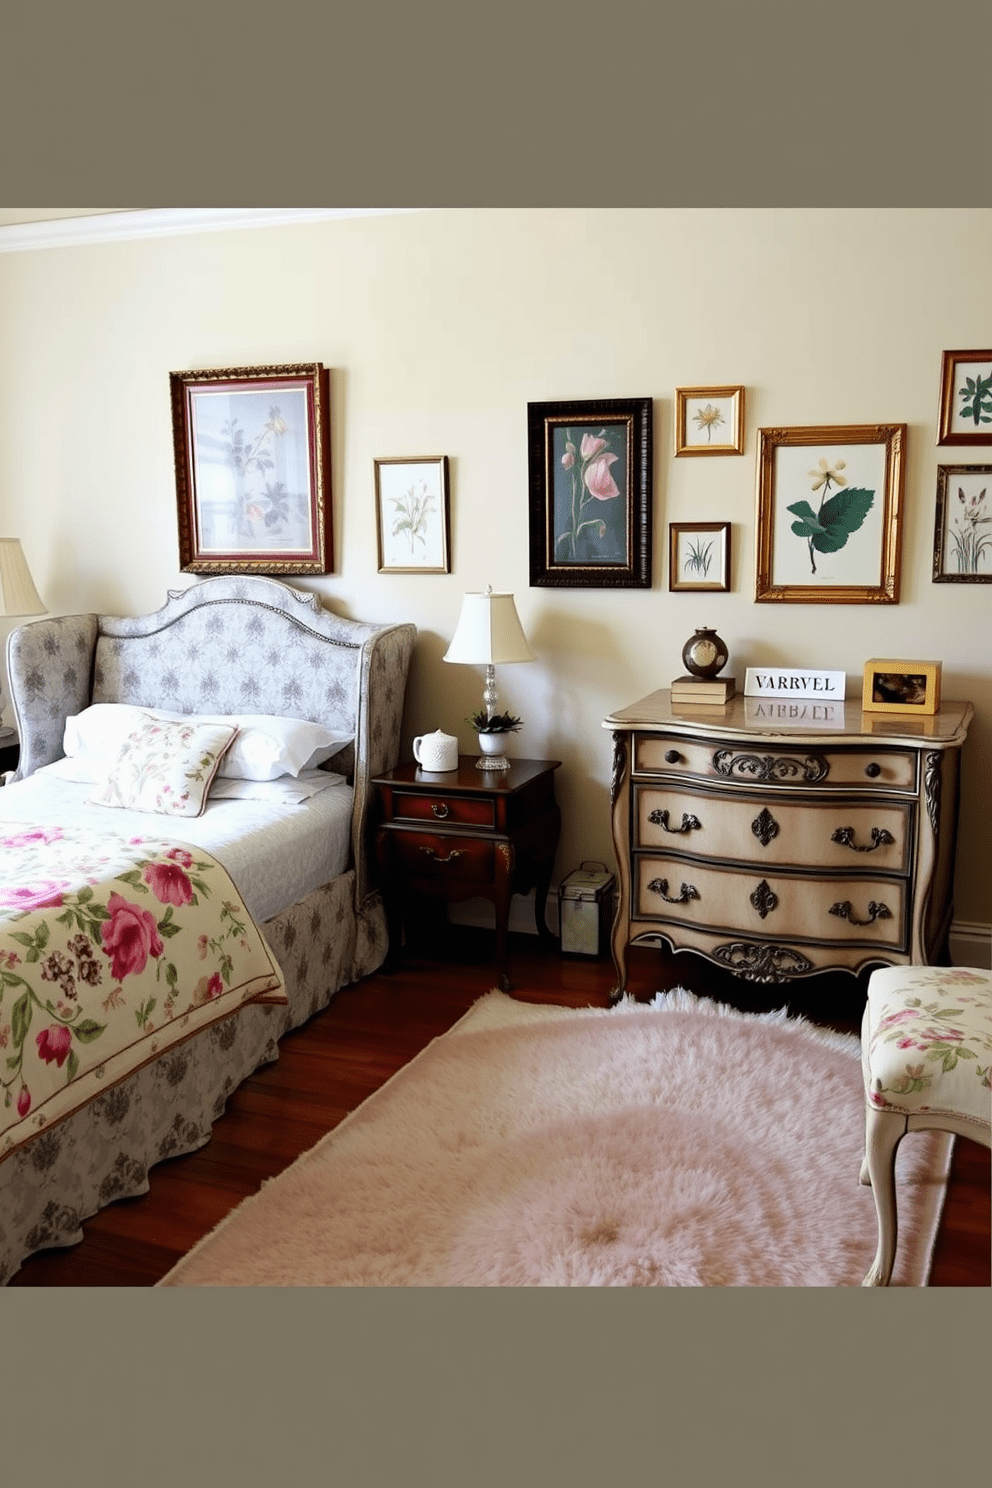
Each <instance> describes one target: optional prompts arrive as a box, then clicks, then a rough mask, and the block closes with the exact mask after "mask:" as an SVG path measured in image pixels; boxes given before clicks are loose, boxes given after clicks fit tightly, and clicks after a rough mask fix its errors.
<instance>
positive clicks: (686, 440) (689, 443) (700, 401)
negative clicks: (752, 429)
mask: <svg viewBox="0 0 992 1488" xmlns="http://www.w3.org/2000/svg"><path fill="white" fill-rule="evenodd" d="M675 453H676V455H742V454H743V453H744V389H743V388H742V387H711V388H676V389H675Z"/></svg>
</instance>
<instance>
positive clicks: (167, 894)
mask: <svg viewBox="0 0 992 1488" xmlns="http://www.w3.org/2000/svg"><path fill="white" fill-rule="evenodd" d="M188 856H189V854H187V857H188ZM145 883H146V884H148V885H149V886H150V888H151V891H152V893H153V894H154V895H155V897H156V899H157V900H158V901H159V903H160V904H174V905H175V906H176V908H177V909H181V908H182V907H183V905H184V904H192V902H193V885H192V884H191V883H190V881H189V879H188V878H187V877H186V874H185V873H184V872H183V870H182V869H181V868H180V867H179V865H178V863H149V864H148V867H147V868H146V869H145Z"/></svg>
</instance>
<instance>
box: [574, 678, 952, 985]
mask: <svg viewBox="0 0 992 1488" xmlns="http://www.w3.org/2000/svg"><path fill="white" fill-rule="evenodd" d="M972 714H973V709H972V706H971V704H970V703H960V702H958V703H956V702H944V703H943V704H942V706H941V711H940V712H939V713H937V714H936V715H934V716H932V717H925V716H920V715H915V714H914V715H903V714H887V713H871V714H869V713H863V712H862V711H861V706H860V700H858V701H855V700H852V701H850V702H848V703H845V704H844V705H840V704H834V705H829V706H828V707H825V706H824V705H823V704H820V703H812V702H811V703H808V704H803V703H801V702H790V703H788V704H784V703H781V702H779V701H776V700H771V699H767V698H744V697H741V696H738V697H736V698H734V699H733V700H732V701H731V702H730V703H728V704H727V705H726V706H724V707H715V708H710V709H703V708H699V707H697V708H693V709H688V708H685V709H683V708H679V707H672V705H671V700H670V695H669V693H668V692H667V691H659V692H653V693H651V694H650V695H649V696H648V697H646V698H643V699H642V700H641V701H640V702H639V703H634V704H633V705H632V706H631V707H629V708H623V709H620V710H618V711H617V712H615V713H612V714H611V715H610V716H609V717H608V718H607V719H605V720H604V723H603V727H604V728H607V729H609V730H610V731H611V732H612V734H613V746H614V748H613V775H612V781H611V796H612V801H611V806H612V812H613V840H614V845H615V847H616V855H617V867H618V880H619V895H618V903H617V918H616V922H615V924H614V928H613V960H614V963H615V965H616V971H617V984H616V987H615V988H614V992H613V999H614V1001H616V1000H617V999H618V998H619V997H620V996H622V994H623V992H624V991H625V990H626V985H627V947H628V946H629V945H632V944H634V943H635V942H645V941H647V942H650V941H659V942H664V943H666V944H667V945H668V946H669V947H670V948H671V949H672V950H693V951H698V952H699V953H700V954H702V955H704V956H707V957H709V959H710V960H712V961H714V962H716V963H717V964H718V965H720V966H723V967H724V968H726V969H727V970H729V971H732V972H734V973H735V974H736V975H737V976H741V977H746V978H748V979H749V980H751V981H758V982H784V981H791V980H794V979H795V978H798V977H806V976H810V975H812V974H813V973H815V972H820V971H838V970H843V971H849V972H851V973H852V974H855V973H857V972H858V971H860V970H861V969H862V968H863V967H865V966H868V965H891V966H906V965H910V964H921V963H922V964H927V965H930V964H933V963H934V962H935V961H936V960H937V959H938V958H939V957H940V956H941V955H942V954H943V953H944V951H945V949H946V942H947V935H948V931H949V929H950V924H951V913H952V893H953V881H954V848H955V837H956V828H957V810H958V776H959V768H960V755H961V746H962V744H963V743H964V739H965V735H966V733H967V730H968V724H969V723H970V721H971V718H972Z"/></svg>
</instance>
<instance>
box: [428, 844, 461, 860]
mask: <svg viewBox="0 0 992 1488" xmlns="http://www.w3.org/2000/svg"><path fill="white" fill-rule="evenodd" d="M420 851H421V852H422V853H423V855H424V857H425V858H430V859H431V861H432V862H434V863H453V862H454V861H455V859H456V858H463V857H464V856H465V854H464V852H463V851H462V849H461V848H460V847H455V848H452V850H451V852H449V853H448V854H447V855H446V856H445V857H443V858H442V856H441V854H440V853H438V852H435V851H434V849H433V848H432V847H422V848H421V849H420Z"/></svg>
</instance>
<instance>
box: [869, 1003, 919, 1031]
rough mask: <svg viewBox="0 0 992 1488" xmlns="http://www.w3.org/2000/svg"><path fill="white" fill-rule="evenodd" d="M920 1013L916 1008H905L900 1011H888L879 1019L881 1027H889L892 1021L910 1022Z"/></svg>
mask: <svg viewBox="0 0 992 1488" xmlns="http://www.w3.org/2000/svg"><path fill="white" fill-rule="evenodd" d="M918 1017H919V1013H918V1012H917V1011H916V1009H915V1008H903V1010H902V1012H900V1013H886V1015H885V1017H884V1018H880V1019H879V1024H878V1026H879V1028H887V1027H888V1026H889V1025H890V1024H892V1023H909V1022H911V1021H912V1019H913V1018H918Z"/></svg>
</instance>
